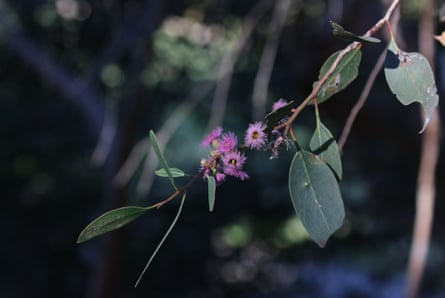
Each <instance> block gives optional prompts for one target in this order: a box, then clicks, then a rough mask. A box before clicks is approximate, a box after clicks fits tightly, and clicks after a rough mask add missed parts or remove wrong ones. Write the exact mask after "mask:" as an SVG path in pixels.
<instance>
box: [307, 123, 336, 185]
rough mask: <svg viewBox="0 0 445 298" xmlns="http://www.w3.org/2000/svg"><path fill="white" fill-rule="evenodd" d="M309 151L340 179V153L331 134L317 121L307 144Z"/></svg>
mask: <svg viewBox="0 0 445 298" xmlns="http://www.w3.org/2000/svg"><path fill="white" fill-rule="evenodd" d="M309 147H310V149H311V151H312V152H313V153H314V154H316V155H318V156H319V157H320V158H321V159H322V160H323V161H324V162H325V163H327V164H328V165H329V166H330V167H331V169H332V170H333V171H334V173H335V175H336V176H337V178H338V179H339V180H341V178H342V174H343V170H342V165H341V157H340V151H339V150H338V145H337V142H336V141H335V139H334V137H333V136H332V133H331V132H330V131H329V129H328V128H327V127H326V126H324V124H323V123H322V122H321V121H320V119H317V127H316V129H315V131H314V134H313V135H312V138H311V141H310V143H309Z"/></svg>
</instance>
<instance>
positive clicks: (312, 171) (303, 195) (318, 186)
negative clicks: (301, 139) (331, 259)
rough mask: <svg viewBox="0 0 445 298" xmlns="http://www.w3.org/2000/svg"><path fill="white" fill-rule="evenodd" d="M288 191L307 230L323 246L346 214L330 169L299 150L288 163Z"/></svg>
mask: <svg viewBox="0 0 445 298" xmlns="http://www.w3.org/2000/svg"><path fill="white" fill-rule="evenodd" d="M289 192H290V196H291V199H292V204H293V206H294V208H295V211H296V212H297V214H298V216H299V217H300V219H301V222H302V223H303V225H304V227H305V228H306V230H307V232H308V233H309V235H310V236H311V238H312V239H313V240H314V241H315V242H316V243H317V244H318V245H319V246H321V247H324V246H325V244H326V241H327V240H328V239H329V237H330V236H331V235H332V234H333V233H334V232H335V231H336V230H338V229H339V228H340V227H341V226H342V224H343V220H344V217H345V210H344V206H343V200H342V197H341V194H340V189H339V187H338V183H337V180H336V179H335V176H334V174H333V173H332V171H331V169H330V168H329V167H328V166H327V165H326V164H325V163H324V162H323V161H322V160H321V159H320V158H318V157H317V156H316V155H314V154H312V153H310V152H308V151H304V150H302V151H298V152H297V153H296V154H295V156H294V158H293V160H292V163H291V165H290V170H289Z"/></svg>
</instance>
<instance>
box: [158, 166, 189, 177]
mask: <svg viewBox="0 0 445 298" xmlns="http://www.w3.org/2000/svg"><path fill="white" fill-rule="evenodd" d="M169 171H170V175H171V176H172V177H173V178H178V177H184V176H185V173H184V171H183V170H181V169H178V168H169ZM155 174H156V175H158V176H159V177H168V174H167V171H166V170H165V169H164V168H162V169H159V170H156V171H155Z"/></svg>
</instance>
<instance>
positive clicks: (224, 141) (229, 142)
mask: <svg viewBox="0 0 445 298" xmlns="http://www.w3.org/2000/svg"><path fill="white" fill-rule="evenodd" d="M237 145H238V138H237V137H236V135H235V134H234V133H233V132H227V133H223V129H222V128H221V127H217V128H215V129H214V130H213V131H212V132H211V133H210V134H209V135H208V136H207V137H206V138H205V139H204V140H203V141H202V142H201V147H209V146H210V147H211V148H212V150H211V152H210V156H209V157H208V158H207V159H203V160H201V171H202V172H203V175H204V177H207V176H209V175H212V176H214V177H215V179H216V182H218V183H221V182H223V181H224V180H225V178H226V176H227V175H228V176H234V177H237V178H239V179H241V180H244V179H247V178H249V175H247V173H246V172H244V171H243V165H244V163H245V162H246V156H245V155H244V154H243V153H241V152H240V151H239V150H238V148H237Z"/></svg>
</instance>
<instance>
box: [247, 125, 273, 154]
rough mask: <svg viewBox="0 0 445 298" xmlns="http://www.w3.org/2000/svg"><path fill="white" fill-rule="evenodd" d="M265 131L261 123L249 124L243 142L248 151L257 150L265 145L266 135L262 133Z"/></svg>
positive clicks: (264, 126)
mask: <svg viewBox="0 0 445 298" xmlns="http://www.w3.org/2000/svg"><path fill="white" fill-rule="evenodd" d="M265 129H266V125H265V124H264V123H262V122H255V123H252V124H249V127H248V128H247V132H246V137H245V138H244V142H245V143H246V145H247V146H249V148H250V149H256V150H259V149H261V148H262V147H263V146H264V145H265V144H266V140H267V135H266V133H265V132H264V130H265Z"/></svg>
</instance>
